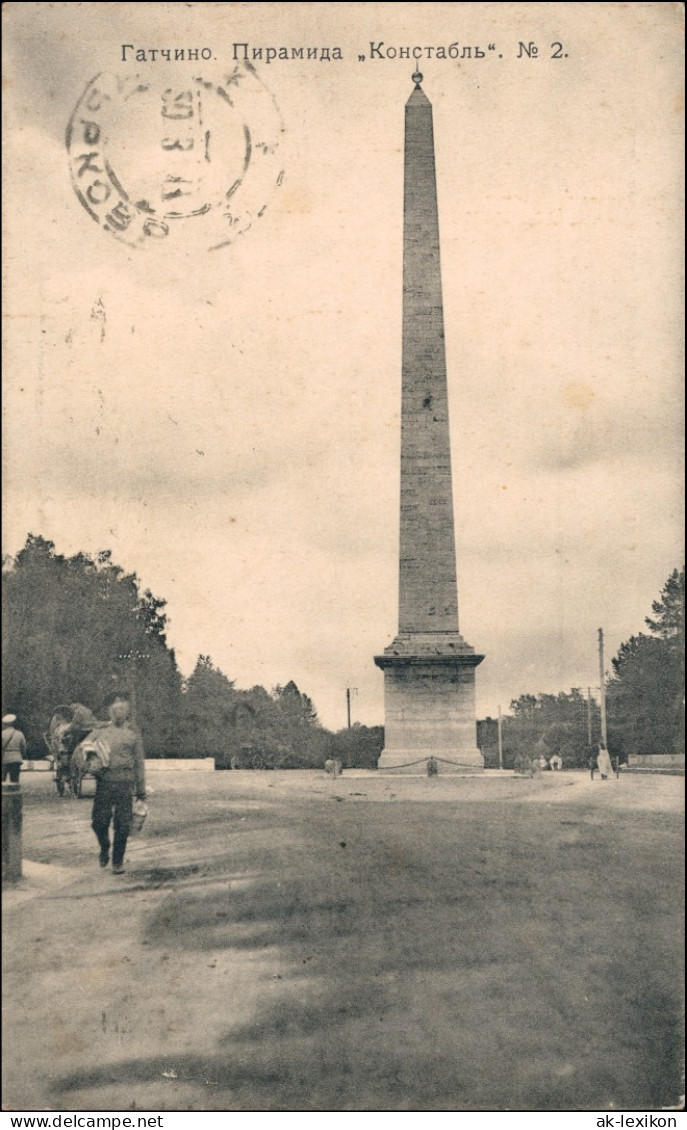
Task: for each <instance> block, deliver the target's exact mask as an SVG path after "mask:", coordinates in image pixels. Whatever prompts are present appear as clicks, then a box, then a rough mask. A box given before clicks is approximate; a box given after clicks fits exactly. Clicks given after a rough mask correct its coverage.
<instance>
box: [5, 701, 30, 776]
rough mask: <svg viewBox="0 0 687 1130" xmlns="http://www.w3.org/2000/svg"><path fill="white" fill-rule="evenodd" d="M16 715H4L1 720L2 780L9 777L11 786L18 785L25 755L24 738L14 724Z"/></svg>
mask: <svg viewBox="0 0 687 1130" xmlns="http://www.w3.org/2000/svg"><path fill="white" fill-rule="evenodd" d="M16 721H17V716H16V714H6V715H5V717H4V718H3V720H2V779H3V781H6V780H7V777H8V776H9V779H10V781H11V782H12V784H13V785H18V784H19V773H20V771H21V763H22V761H23V760H24V755H25V754H26V738H25V737H24V735H23V734H22V732H21V730H17V729H16V727H15V725H14V723H15V722H16Z"/></svg>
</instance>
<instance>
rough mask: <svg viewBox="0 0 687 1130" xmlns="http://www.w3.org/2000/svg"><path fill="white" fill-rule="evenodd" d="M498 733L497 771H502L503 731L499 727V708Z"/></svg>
mask: <svg viewBox="0 0 687 1130" xmlns="http://www.w3.org/2000/svg"><path fill="white" fill-rule="evenodd" d="M498 733H499V769H503V730H502V726H501V707H500V706H499V719H498Z"/></svg>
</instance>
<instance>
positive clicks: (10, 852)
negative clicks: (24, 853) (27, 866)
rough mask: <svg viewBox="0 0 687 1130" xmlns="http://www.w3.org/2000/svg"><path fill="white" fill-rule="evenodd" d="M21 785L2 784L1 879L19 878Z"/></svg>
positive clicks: (17, 880)
mask: <svg viewBox="0 0 687 1130" xmlns="http://www.w3.org/2000/svg"><path fill="white" fill-rule="evenodd" d="M21 823H22V795H21V785H14V784H12V783H11V782H3V785H2V881H3V883H18V882H19V880H20V879H21Z"/></svg>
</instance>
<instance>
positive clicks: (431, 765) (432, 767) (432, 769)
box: [427, 757, 439, 777]
mask: <svg viewBox="0 0 687 1130" xmlns="http://www.w3.org/2000/svg"><path fill="white" fill-rule="evenodd" d="M438 773H439V766H438V764H437V759H436V757H430V758H429V759H428V761H427V776H428V777H436V776H437V775H438Z"/></svg>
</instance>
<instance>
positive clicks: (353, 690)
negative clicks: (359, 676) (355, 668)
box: [346, 687, 358, 730]
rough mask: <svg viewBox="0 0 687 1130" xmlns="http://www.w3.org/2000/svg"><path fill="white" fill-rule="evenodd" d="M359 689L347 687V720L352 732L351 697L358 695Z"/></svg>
mask: <svg viewBox="0 0 687 1130" xmlns="http://www.w3.org/2000/svg"><path fill="white" fill-rule="evenodd" d="M357 693H358V688H357V687H346V719H347V722H348V729H349V730H350V696H351V695H357Z"/></svg>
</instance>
